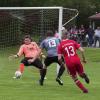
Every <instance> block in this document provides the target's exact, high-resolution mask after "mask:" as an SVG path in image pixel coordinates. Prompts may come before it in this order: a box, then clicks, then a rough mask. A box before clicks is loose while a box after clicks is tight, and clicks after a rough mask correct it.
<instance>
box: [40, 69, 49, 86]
mask: <svg viewBox="0 0 100 100" xmlns="http://www.w3.org/2000/svg"><path fill="white" fill-rule="evenodd" d="M46 72H47V69H41V70H40V75H41V79H40V80H39V81H40V85H43V81H44V78H45V76H46Z"/></svg>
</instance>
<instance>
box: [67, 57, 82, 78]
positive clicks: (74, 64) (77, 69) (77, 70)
mask: <svg viewBox="0 0 100 100" xmlns="http://www.w3.org/2000/svg"><path fill="white" fill-rule="evenodd" d="M66 65H67V69H68V71H69V73H70V75H71V76H72V77H76V75H77V74H79V75H82V74H83V73H84V69H83V65H82V64H81V61H80V59H79V58H78V59H76V58H75V59H73V60H67V61H66Z"/></svg>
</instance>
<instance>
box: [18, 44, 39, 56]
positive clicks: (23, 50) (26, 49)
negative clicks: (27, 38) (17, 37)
mask: <svg viewBox="0 0 100 100" xmlns="http://www.w3.org/2000/svg"><path fill="white" fill-rule="evenodd" d="M39 53H40V48H39V47H38V45H37V44H36V43H35V42H31V43H30V44H28V45H26V44H23V45H21V47H20V49H19V52H18V53H17V55H18V56H21V55H23V54H24V56H25V57H36V56H37V55H38V54H39Z"/></svg>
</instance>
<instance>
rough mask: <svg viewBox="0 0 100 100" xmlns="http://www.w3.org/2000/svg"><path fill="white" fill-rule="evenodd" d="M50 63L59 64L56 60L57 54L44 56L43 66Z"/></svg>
mask: <svg viewBox="0 0 100 100" xmlns="http://www.w3.org/2000/svg"><path fill="white" fill-rule="evenodd" d="M62 61H63V62H64V59H63V58H62ZM52 63H58V64H59V65H61V64H60V63H59V61H58V56H54V57H46V59H45V60H44V64H45V66H49V65H50V64H52Z"/></svg>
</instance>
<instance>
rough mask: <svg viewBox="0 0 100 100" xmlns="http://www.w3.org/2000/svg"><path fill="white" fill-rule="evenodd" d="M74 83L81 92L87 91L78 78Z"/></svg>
mask: <svg viewBox="0 0 100 100" xmlns="http://www.w3.org/2000/svg"><path fill="white" fill-rule="evenodd" d="M75 83H76V85H77V86H78V87H79V88H80V89H81V90H82V91H83V92H85V91H88V90H87V89H86V88H85V87H84V85H83V84H82V83H81V82H80V81H79V80H77V81H76V82H75Z"/></svg>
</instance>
